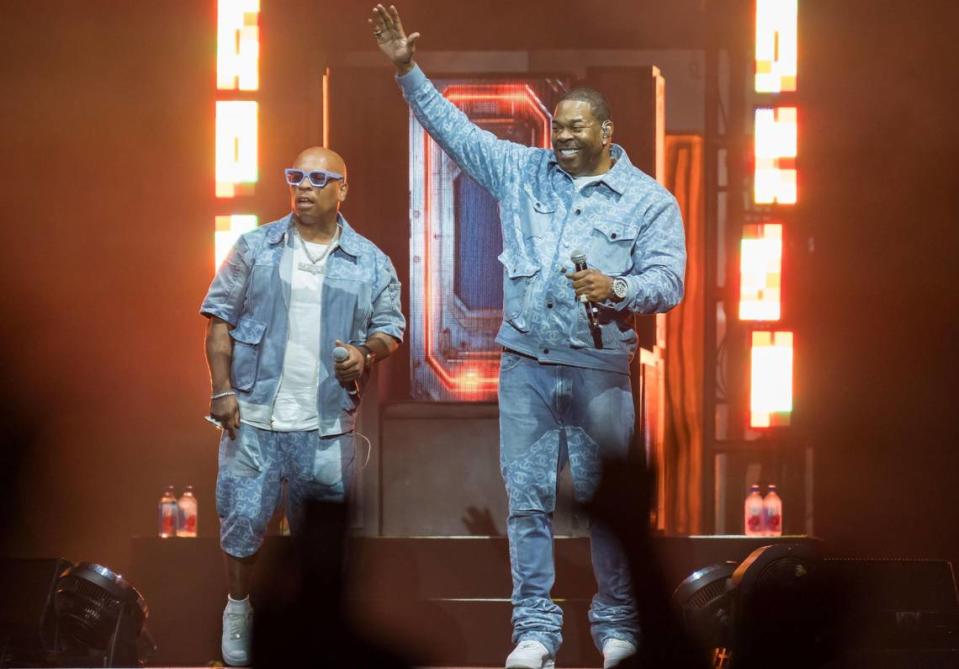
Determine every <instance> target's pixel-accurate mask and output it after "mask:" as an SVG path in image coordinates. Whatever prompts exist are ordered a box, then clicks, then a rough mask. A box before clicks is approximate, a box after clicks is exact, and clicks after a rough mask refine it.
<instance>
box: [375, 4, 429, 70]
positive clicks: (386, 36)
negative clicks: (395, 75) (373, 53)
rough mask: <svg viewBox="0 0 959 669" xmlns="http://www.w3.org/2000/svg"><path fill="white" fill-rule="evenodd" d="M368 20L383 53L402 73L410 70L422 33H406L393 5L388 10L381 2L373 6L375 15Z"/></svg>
mask: <svg viewBox="0 0 959 669" xmlns="http://www.w3.org/2000/svg"><path fill="white" fill-rule="evenodd" d="M367 21H368V22H369V24H370V26H371V27H372V28H373V37H374V38H376V45H377V46H378V47H380V51H382V52H383V55H385V56H386V57H387V58H389V59H390V62H391V63H393V64H394V65H395V66H396V69H397V70H399V72H400V74H406V73H407V72H409V71H410V70H411V69H412V68H413V53H414V52H415V51H416V40H418V39H419V38H420V34H419V33H413V34H412V35H409V36H407V35H406V31H404V30H403V23H402V21H400V14H399V12H397V11H396V7H394V6H393V5H390V8H389V9H388V10H387V9H386V8H385V7H384V6H383V5H381V4H380V5H377V6H376V7H374V8H373V17H372V18H370V19H367Z"/></svg>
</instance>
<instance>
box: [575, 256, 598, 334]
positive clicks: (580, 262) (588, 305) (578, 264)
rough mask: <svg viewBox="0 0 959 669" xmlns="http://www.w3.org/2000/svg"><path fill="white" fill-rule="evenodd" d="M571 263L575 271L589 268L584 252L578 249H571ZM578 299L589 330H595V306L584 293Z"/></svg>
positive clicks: (596, 323) (596, 325)
mask: <svg viewBox="0 0 959 669" xmlns="http://www.w3.org/2000/svg"><path fill="white" fill-rule="evenodd" d="M569 259H570V260H571V261H572V263H573V267H574V268H575V271H577V272H582V271H583V270H586V269H589V266H588V265H587V264H586V254H585V253H583V252H582V251H580V250H578V249H577V250H576V251H573V254H572V255H571V256H570V257H569ZM579 301H580V302H582V303H583V307H584V308H585V309H586V320H588V321H589V327H590V329H591V330H593V331H595V330H596V329H597V328H599V323H598V322H597V320H596V307H595V305H593V303H592V302H590V301H589V299H588V298H587V297H586V296H585V295H580V296H579Z"/></svg>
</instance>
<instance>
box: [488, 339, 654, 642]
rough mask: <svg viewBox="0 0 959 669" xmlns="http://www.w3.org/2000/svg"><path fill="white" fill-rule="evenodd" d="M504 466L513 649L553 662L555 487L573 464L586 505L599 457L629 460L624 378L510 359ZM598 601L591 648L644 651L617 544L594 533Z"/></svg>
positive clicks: (503, 409) (504, 373)
mask: <svg viewBox="0 0 959 669" xmlns="http://www.w3.org/2000/svg"><path fill="white" fill-rule="evenodd" d="M499 411H500V467H501V470H502V473H503V479H504V481H505V483H506V492H507V495H508V497H509V518H508V520H507V534H508V537H509V554H510V567H511V571H512V576H513V641H514V642H518V641H521V640H524V639H534V640H536V641H539V642H541V643H542V644H543V645H545V646H546V647H547V648H548V649H549V650H550V651H551V652H552V653H553V654H554V655H555V654H556V651H557V650H559V647H560V644H561V643H562V639H563V637H562V633H561V629H562V625H563V612H562V610H561V609H560V608H559V606H557V605H556V604H555V603H554V602H553V601H552V599H550V590H551V589H552V587H553V581H554V579H555V566H554V564H553V529H552V514H553V510H554V509H555V506H556V482H557V478H558V474H559V472H560V471H561V470H562V468H563V467H564V466H565V465H566V463H567V462H569V466H570V473H571V474H572V479H573V491H574V494H575V496H576V499H577V500H579V501H581V502H582V501H586V500H588V499H589V498H590V497H591V496H592V494H593V493H594V492H595V490H596V486H597V485H598V484H599V478H600V474H601V467H602V458H625V457H626V454H627V451H628V448H629V442H630V439H631V438H632V433H633V417H634V410H633V397H632V392H631V391H630V383H629V377H628V376H626V375H624V374H616V373H613V372H606V371H600V370H595V369H584V368H579V367H570V366H567V365H547V364H540V363H539V362H537V361H536V360H535V359H534V358H530V357H526V356H522V355H518V354H516V353H513V352H511V351H504V353H503V357H502V364H501V367H500V384H499ZM590 546H591V554H592V562H593V572H594V574H595V576H596V583H597V584H598V592H597V594H596V596H595V597H593V601H592V605H591V607H590V611H589V620H590V623H591V627H592V636H593V641H594V642H595V643H596V645H597V647H598V648H600V649H602V646H603V643H605V642H606V640H607V639H611V638H616V639H623V640H625V641H630V642H632V643H634V644H638V637H639V621H638V617H637V614H636V603H635V601H634V599H633V595H632V582H631V577H630V574H629V569H628V567H627V564H626V559H625V556H624V555H623V552H622V550H621V548H620V546H619V543H618V541H617V540H616V539H615V538H614V537H613V536H611V535H610V534H609V533H608V532H607V531H605V530H604V529H603V528H602V527H601V526H599V525H596V524H594V525H593V526H592V527H591V529H590Z"/></svg>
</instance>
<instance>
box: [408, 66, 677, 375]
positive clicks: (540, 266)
mask: <svg viewBox="0 0 959 669" xmlns="http://www.w3.org/2000/svg"><path fill="white" fill-rule="evenodd" d="M397 81H398V82H399V85H400V88H401V89H402V91H403V96H404V97H405V98H406V101H407V102H408V103H409V105H410V108H411V109H412V110H413V113H414V114H415V115H416V118H417V119H418V120H419V122H420V123H421V124H422V125H423V127H424V128H425V129H426V131H427V132H428V133H429V134H430V136H431V137H432V138H433V139H434V140H435V141H436V142H437V143H438V144H439V145H440V146H441V147H443V149H444V150H445V151H446V153H447V154H448V155H449V156H450V157H451V158H452V159H453V160H454V161H456V163H457V164H458V165H459V166H460V167H461V168H462V169H463V170H465V171H466V172H467V173H469V174H470V176H472V177H473V178H474V179H476V181H477V182H479V183H480V184H481V185H482V186H483V187H484V188H486V189H487V190H488V191H489V192H490V193H491V194H492V195H493V196H494V197H495V198H496V199H497V200H498V201H499V210H500V221H501V223H502V227H503V253H502V254H501V255H500V256H499V260H500V262H501V263H502V264H503V268H504V275H503V324H502V325H501V326H500V330H499V333H498V335H497V339H496V341H497V342H498V343H499V344H501V345H502V346H505V347H507V348H511V349H514V350H516V351H519V352H521V353H525V354H527V355H530V356H534V357H536V358H538V359H539V360H540V361H541V362H550V363H558V364H564V365H572V366H576V367H587V368H592V369H604V370H608V371H613V372H620V373H624V374H625V373H627V371H628V366H629V360H630V358H631V357H632V355H633V354H634V353H635V351H636V346H637V337H636V333H635V331H634V330H633V319H632V312H638V313H654V312H663V311H668V310H669V309H671V308H672V307H674V306H676V304H678V303H679V301H680V299H682V297H683V276H684V274H685V270H686V240H685V233H684V230H683V222H682V218H681V215H680V212H679V207H678V205H677V203H676V199H675V198H674V197H673V196H672V194H670V193H669V191H667V190H666V189H665V188H663V186H661V185H660V184H659V183H657V182H656V181H655V180H654V179H652V178H651V177H649V176H648V175H646V174H644V173H643V172H642V171H640V170H639V169H637V168H636V167H634V166H633V165H632V164H631V163H630V162H629V158H628V157H627V156H626V152H625V151H624V150H623V149H622V147H620V146H618V145H613V149H612V155H613V158H614V159H615V164H614V165H613V167H612V169H610V171H609V172H607V173H606V174H604V175H603V177H602V179H600V180H599V181H597V182H595V183H592V184H590V185H588V186H586V187H585V188H583V190H582V191H579V190H578V189H577V188H576V186H575V185H574V184H573V180H572V178H571V177H570V175H569V174H567V173H566V172H565V171H563V169H562V168H560V167H559V165H558V164H557V162H556V159H555V156H554V154H553V152H552V151H550V150H548V149H543V148H532V147H528V146H523V145H520V144H516V143H513V142H509V141H506V140H501V139H497V138H496V136H495V135H493V134H492V133H490V132H487V131H485V130H482V129H481V128H479V127H477V126H476V125H474V124H473V123H471V122H470V120H469V119H468V118H467V117H466V115H465V114H463V112H461V111H460V110H459V109H458V108H457V107H456V106H455V105H453V104H452V103H451V102H449V101H448V100H446V99H445V98H444V97H443V96H442V95H441V94H440V93H439V91H437V90H436V87H435V86H433V84H432V83H431V82H430V80H429V79H427V77H426V75H425V74H423V72H422V70H420V69H419V67H415V66H414V68H413V69H412V70H411V71H410V72H408V73H407V74H405V75H403V76H400V77H397ZM576 250H582V251H584V252H585V253H586V257H587V262H588V264H589V266H590V267H594V268H596V269H598V270H599V271H601V272H603V273H604V274H606V275H608V276H612V277H616V276H622V277H623V278H624V279H625V280H626V282H627V284H628V286H629V288H628V291H627V296H626V299H625V300H623V301H621V302H615V303H614V302H609V303H606V304H603V305H601V306H600V314H599V320H600V322H601V324H602V325H601V330H602V334H603V348H602V349H597V348H595V345H594V343H593V339H592V336H591V334H590V331H589V324H588V322H587V320H586V314H585V311H584V309H583V305H582V304H581V303H579V302H577V301H576V299H575V295H574V292H573V288H572V282H571V281H570V280H569V279H568V278H566V276H565V275H566V272H569V271H571V267H572V263H571V262H570V255H571V254H572V253H573V252H574V251H576Z"/></svg>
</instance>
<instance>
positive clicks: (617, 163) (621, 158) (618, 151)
mask: <svg viewBox="0 0 959 669" xmlns="http://www.w3.org/2000/svg"><path fill="white" fill-rule="evenodd" d="M610 155H612V157H613V161H614V162H613V166H612V167H611V168H610V169H609V172H606V173H605V174H602V175H601V176H600V179H599V181H602V182H603V183H604V184H606V185H607V186H609V187H610V188H612V189H613V190H614V191H616V192H617V193H618V194H620V195H622V194H623V193H624V192H625V190H626V187H627V182H628V181H629V173H630V171H631V170H632V167H633V164H632V163H631V162H629V156H627V155H626V150H625V149H624V148H623V147H621V146H620V145H619V144H613V146H612V149H610ZM549 162H550V164H552V165H556V168H557V169H560V170H561V169H562V168H561V167H559V163H558V162H557V161H556V154H555V153H553V152H552V151H550V157H549Z"/></svg>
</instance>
